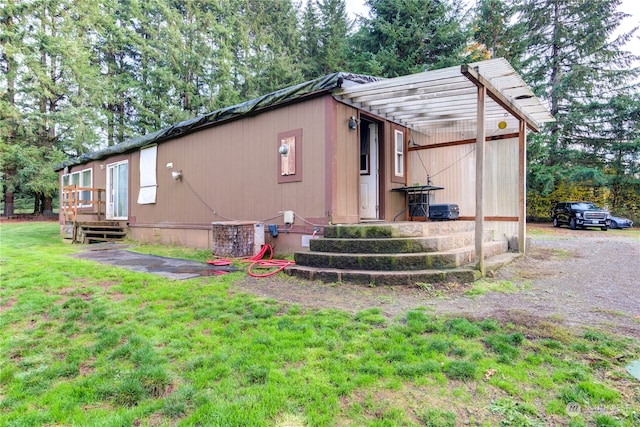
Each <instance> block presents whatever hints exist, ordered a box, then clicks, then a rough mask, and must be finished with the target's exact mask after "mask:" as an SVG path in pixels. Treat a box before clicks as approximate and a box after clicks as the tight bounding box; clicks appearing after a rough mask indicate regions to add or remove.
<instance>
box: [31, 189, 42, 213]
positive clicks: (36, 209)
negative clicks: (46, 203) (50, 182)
mask: <svg viewBox="0 0 640 427" xmlns="http://www.w3.org/2000/svg"><path fill="white" fill-rule="evenodd" d="M40 205H41V204H40V195H39V194H36V195H35V198H34V199H33V214H34V215H38V214H39V213H40Z"/></svg>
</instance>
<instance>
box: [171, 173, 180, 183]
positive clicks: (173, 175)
mask: <svg viewBox="0 0 640 427" xmlns="http://www.w3.org/2000/svg"><path fill="white" fill-rule="evenodd" d="M171 178H173V180H174V181H180V180H181V179H182V171H172V172H171Z"/></svg>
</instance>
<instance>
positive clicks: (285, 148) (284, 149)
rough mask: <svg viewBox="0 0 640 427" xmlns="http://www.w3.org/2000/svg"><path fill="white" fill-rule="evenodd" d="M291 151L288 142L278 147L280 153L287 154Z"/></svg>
mask: <svg viewBox="0 0 640 427" xmlns="http://www.w3.org/2000/svg"><path fill="white" fill-rule="evenodd" d="M288 152H289V146H288V145H287V144H282V145H281V146H280V148H278V153H280V155H282V156H286V155H287V153H288Z"/></svg>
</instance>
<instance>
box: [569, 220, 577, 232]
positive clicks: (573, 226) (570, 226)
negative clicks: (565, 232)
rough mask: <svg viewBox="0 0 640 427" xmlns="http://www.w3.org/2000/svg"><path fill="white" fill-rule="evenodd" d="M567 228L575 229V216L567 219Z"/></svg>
mask: <svg viewBox="0 0 640 427" xmlns="http://www.w3.org/2000/svg"><path fill="white" fill-rule="evenodd" d="M569 228H570V229H572V230H575V229H576V219H575V218H571V219H570V220H569Z"/></svg>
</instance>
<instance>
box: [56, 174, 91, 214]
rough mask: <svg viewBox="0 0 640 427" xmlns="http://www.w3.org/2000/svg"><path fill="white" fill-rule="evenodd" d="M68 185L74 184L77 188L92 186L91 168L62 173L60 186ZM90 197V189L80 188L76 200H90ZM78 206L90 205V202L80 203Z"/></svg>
mask: <svg viewBox="0 0 640 427" xmlns="http://www.w3.org/2000/svg"><path fill="white" fill-rule="evenodd" d="M69 185H75V186H77V187H78V188H92V187H93V169H91V168H89V169H83V170H81V171H77V172H72V173H67V174H64V175H62V186H63V187H67V186H69ZM92 197H93V192H92V191H91V190H81V191H80V193H79V195H78V200H80V201H81V202H83V201H84V202H91V200H92ZM79 206H81V207H82V206H91V203H80V204H79Z"/></svg>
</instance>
